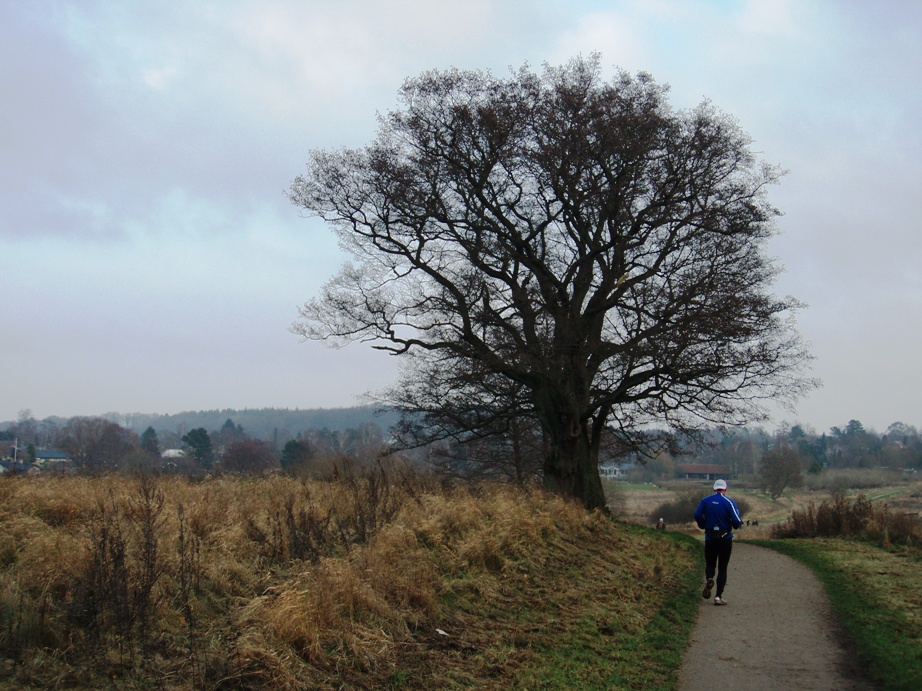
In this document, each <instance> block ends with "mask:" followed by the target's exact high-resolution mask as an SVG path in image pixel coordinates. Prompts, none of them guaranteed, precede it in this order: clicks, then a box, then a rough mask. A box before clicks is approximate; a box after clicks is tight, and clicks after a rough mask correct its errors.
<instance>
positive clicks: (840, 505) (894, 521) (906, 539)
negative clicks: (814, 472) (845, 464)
mask: <svg viewBox="0 0 922 691" xmlns="http://www.w3.org/2000/svg"><path fill="white" fill-rule="evenodd" d="M772 537H774V538H781V539H783V538H810V537H855V538H861V539H865V540H869V541H873V542H877V543H879V544H882V545H886V546H889V545H894V544H901V545H916V546H920V545H922V522H920V521H919V517H918V516H916V515H912V514H908V513H905V512H902V511H893V510H892V509H891V508H890V507H889V506H887V505H886V504H881V505H875V504H872V503H871V501H870V500H869V499H868V498H867V497H865V496H864V495H863V494H859V495H858V496H857V497H855V498H854V499H853V500H851V501H849V499H848V498H847V497H846V496H845V495H844V494H842V493H838V494H836V495H835V496H834V497H833V498H832V499H827V500H824V501H823V502H821V503H820V505H819V506H817V505H816V503H815V502H810V503H809V504H808V505H807V507H806V508H805V509H802V510H795V511H793V512H792V513H791V516H790V518H788V520H787V521H785V522H784V523H779V524H777V525H776V526H775V527H774V528H773V529H772Z"/></svg>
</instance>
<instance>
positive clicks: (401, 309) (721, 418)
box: [290, 57, 812, 508]
mask: <svg viewBox="0 0 922 691" xmlns="http://www.w3.org/2000/svg"><path fill="white" fill-rule="evenodd" d="M400 99H401V105H400V107H399V108H398V109H396V110H395V111H393V112H390V113H389V114H387V115H386V116H383V117H381V118H380V127H379V133H378V136H377V138H376V139H375V140H374V141H373V142H372V143H371V144H370V145H368V146H367V147H365V148H363V149H359V150H339V151H313V152H312V153H311V155H310V160H309V163H308V166H307V171H306V173H305V174H303V175H301V176H298V177H297V178H296V179H295V181H294V182H293V184H292V187H291V191H290V197H291V199H292V201H293V202H294V203H295V204H296V205H297V206H299V207H302V208H303V209H305V210H307V211H309V212H311V213H313V214H315V215H318V216H319V217H321V218H323V219H325V220H326V221H327V222H329V223H330V224H331V225H332V226H333V227H334V228H335V229H336V232H337V233H338V235H339V238H340V241H341V244H342V246H343V247H344V248H346V249H347V250H349V251H350V252H351V253H352V254H353V255H354V257H355V259H356V262H355V263H349V264H346V265H345V266H344V267H343V268H342V270H341V271H340V273H339V274H338V275H337V276H336V277H334V278H333V279H332V280H331V281H330V282H329V283H328V284H327V285H326V286H325V288H324V289H323V291H322V294H321V295H320V296H319V297H317V298H314V299H311V300H309V301H308V302H307V303H306V304H305V305H304V306H303V307H302V308H301V310H300V316H301V319H300V320H299V321H298V322H296V323H295V325H294V326H293V330H294V331H295V332H296V333H298V334H300V335H302V336H304V337H305V338H311V339H331V340H332V341H333V342H334V343H336V344H339V343H342V342H348V341H351V340H365V341H370V342H372V343H373V345H374V347H376V348H380V349H383V350H385V351H390V352H392V353H395V354H398V355H406V354H411V353H420V354H422V356H423V359H424V360H425V359H426V358H427V357H429V358H435V360H437V359H438V358H439V357H443V359H444V361H445V362H452V361H456V362H468V363H474V366H473V367H472V368H471V370H481V371H483V372H485V373H488V376H487V377H486V378H485V381H487V382H492V381H493V380H494V378H496V377H499V378H504V379H508V380H509V381H510V382H514V383H515V384H517V385H519V386H521V387H522V388H523V390H524V391H525V392H527V397H528V402H529V407H530V409H531V410H532V411H533V413H534V416H535V418H536V419H537V420H538V422H539V424H540V425H541V427H542V428H543V430H544V433H545V435H546V438H547V445H546V449H547V450H546V453H545V457H544V460H543V477H544V482H545V485H546V486H547V487H548V488H550V489H552V490H554V491H556V492H559V493H561V494H565V495H571V496H574V497H577V498H579V499H580V500H581V501H582V502H583V503H584V504H585V506H587V507H589V508H597V507H602V506H603V505H604V502H605V499H604V495H603V492H602V486H601V480H600V478H599V473H598V466H597V459H598V449H599V446H600V443H601V440H602V437H603V430H605V428H606V426H610V427H612V428H614V429H616V430H618V429H620V430H625V431H631V430H636V429H640V428H642V427H643V426H645V425H650V424H653V423H655V424H657V425H659V426H663V425H667V426H671V427H673V428H676V429H681V428H693V427H694V426H696V425H700V424H703V423H708V424H713V423H720V424H741V423H744V422H748V421H751V420H753V419H758V418H760V417H764V407H763V405H762V403H764V401H765V400H766V399H776V400H783V401H791V400H793V399H795V398H796V397H797V396H798V395H800V394H801V393H802V392H803V390H804V389H805V387H808V386H811V385H812V382H811V381H809V380H807V379H804V378H803V377H802V376H801V375H802V372H801V367H802V366H803V365H804V363H805V362H806V361H807V360H808V359H809V355H808V353H807V352H806V350H805V349H804V347H803V346H802V344H801V343H800V340H799V337H798V335H797V332H796V331H795V329H794V326H793V313H794V312H795V311H796V309H797V308H798V307H799V304H798V303H797V302H796V301H795V300H794V299H792V298H783V299H782V298H778V297H775V296H773V295H772V293H771V292H770V286H771V283H772V280H773V278H774V277H775V275H776V273H777V267H776V266H775V265H774V264H773V262H772V261H771V260H770V259H769V258H768V257H767V256H766V255H765V253H764V244H765V241H766V239H767V238H769V237H770V235H771V234H772V232H773V229H774V225H773V220H774V217H775V216H776V215H777V212H776V210H775V209H774V208H773V207H772V206H771V205H770V204H769V203H768V201H767V199H766V196H765V193H766V187H767V186H768V185H770V184H772V183H774V182H776V180H777V178H778V177H779V174H780V173H779V171H778V170H777V169H775V168H773V167H771V166H768V165H765V164H762V163H760V162H759V161H758V160H757V159H756V157H755V156H754V155H753V153H752V152H751V150H750V140H749V137H748V136H747V135H746V134H745V133H744V132H743V131H741V129H740V128H739V126H738V125H737V123H736V122H735V121H734V120H733V119H732V118H730V117H728V116H726V115H724V114H722V113H720V112H719V111H718V110H716V109H715V108H714V107H713V106H711V105H710V104H708V103H703V104H702V105H700V106H699V107H697V108H696V109H694V110H692V111H690V112H676V111H673V110H672V109H671V108H670V107H669V105H668V103H667V100H666V88H665V87H663V86H660V85H658V84H656V83H655V82H654V81H653V80H652V78H651V77H649V76H648V75H646V74H639V75H637V76H635V77H632V76H629V75H627V74H624V73H620V74H618V75H617V76H616V77H615V79H614V80H613V81H611V82H607V81H604V80H603V79H602V76H601V70H600V66H599V62H598V59H597V58H595V57H593V58H588V59H586V58H577V59H574V60H572V61H571V62H570V63H568V64H567V65H565V66H563V67H559V68H554V67H545V69H544V71H543V73H542V74H537V73H534V72H532V71H531V70H530V69H529V68H528V67H527V66H526V67H523V68H521V69H520V70H518V71H517V72H515V73H513V74H511V75H510V76H508V77H507V78H498V77H495V76H493V75H491V74H489V73H483V72H469V71H459V70H448V71H432V72H428V73H425V74H423V75H422V76H420V77H418V78H416V79H411V80H408V81H407V82H406V83H405V84H404V86H403V88H402V89H401V91H400ZM431 361H434V360H431Z"/></svg>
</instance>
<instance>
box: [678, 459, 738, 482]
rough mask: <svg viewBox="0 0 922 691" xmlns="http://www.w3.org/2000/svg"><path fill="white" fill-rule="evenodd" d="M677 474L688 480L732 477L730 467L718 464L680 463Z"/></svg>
mask: <svg viewBox="0 0 922 691" xmlns="http://www.w3.org/2000/svg"><path fill="white" fill-rule="evenodd" d="M676 474H677V475H678V476H679V477H684V478H685V479H687V480H716V479H717V478H727V477H729V476H730V466H728V465H720V464H718V463H680V464H679V465H678V468H676Z"/></svg>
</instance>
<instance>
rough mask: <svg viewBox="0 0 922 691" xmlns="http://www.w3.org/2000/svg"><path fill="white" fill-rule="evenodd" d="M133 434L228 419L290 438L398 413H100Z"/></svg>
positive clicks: (386, 419) (261, 434)
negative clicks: (152, 429) (305, 431)
mask: <svg viewBox="0 0 922 691" xmlns="http://www.w3.org/2000/svg"><path fill="white" fill-rule="evenodd" d="M98 417H101V418H103V419H105V420H109V421H111V422H114V423H116V424H118V425H120V426H121V427H124V428H125V429H128V430H131V431H132V432H134V433H135V434H138V435H140V434H142V433H143V432H144V430H146V429H147V428H148V427H153V428H154V429H155V430H156V431H157V432H158V433H160V432H166V433H168V435H178V436H180V437H181V436H182V435H183V434H185V433H186V432H188V431H189V430H191V429H196V428H199V427H202V428H204V429H206V430H208V431H215V430H219V429H221V428H222V427H224V425H225V424H226V422H227V421H228V420H230V421H231V422H233V423H234V425H235V426H236V427H237V428H238V429H240V430H241V431H242V432H244V433H245V434H246V435H247V436H249V437H253V438H254V439H262V440H264V441H273V440H275V439H279V440H282V441H285V440H286V439H292V438H294V437H296V436H297V435H298V434H299V433H301V432H303V431H304V430H323V429H326V430H329V431H330V432H344V431H346V430H349V429H358V428H359V427H362V426H363V425H365V424H367V423H369V422H374V423H375V424H377V425H378V426H379V427H380V428H381V429H382V430H387V429H389V428H390V427H391V425H393V424H395V423H396V421H397V414H396V413H393V412H384V413H381V414H379V413H378V408H377V407H376V406H357V407H352V408H313V409H305V410H299V409H295V410H290V409H288V408H260V409H249V408H244V409H243V410H235V409H233V408H224V409H221V410H198V411H186V412H182V413H176V414H174V415H159V414H156V413H154V414H150V413H127V414H126V413H106V414H105V415H99V416H98ZM46 421H47V422H50V423H52V424H56V425H57V426H58V427H63V426H64V425H65V424H66V423H67V418H62V417H55V416H52V417H49V418H47V419H46ZM16 424H17V423H16V422H13V421H7V422H0V430H9V429H12V428H14V427H15V426H16Z"/></svg>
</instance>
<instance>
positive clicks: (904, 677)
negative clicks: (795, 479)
mask: <svg viewBox="0 0 922 691" xmlns="http://www.w3.org/2000/svg"><path fill="white" fill-rule="evenodd" d="M749 542H752V543H753V544H758V545H761V546H764V547H769V548H771V549H774V550H776V551H778V552H781V553H783V554H787V555H789V556H791V557H793V558H795V559H797V560H798V561H800V562H802V563H803V564H806V565H807V566H809V567H810V568H811V569H812V570H813V571H814V573H816V575H817V577H818V578H819V579H820V580H821V581H822V582H823V584H824V586H825V588H826V592H827V593H828V595H829V599H830V601H831V604H832V607H833V610H834V612H835V614H836V616H837V618H838V620H839V621H840V622H841V624H842V625H843V626H844V627H845V629H846V631H847V632H848V635H849V636H850V637H851V639H852V640H853V641H854V643H855V646H856V647H857V651H858V657H859V662H860V664H861V665H862V666H863V667H864V668H865V669H866V670H867V672H868V674H869V676H871V677H872V678H873V679H874V680H875V681H877V682H878V683H879V684H881V686H882V688H885V689H892V690H894V691H897V690H900V691H901V690H904V689H905V690H906V691H909V690H910V689H911V690H913V691H915V690H916V689H922V589H920V588H919V573H920V572H922V555H920V554H919V552H918V551H913V550H905V549H903V550H896V549H885V548H883V547H878V546H876V545H873V544H870V543H867V542H860V541H856V540H845V539H841V538H816V539H809V540H752V541H749Z"/></svg>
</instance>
